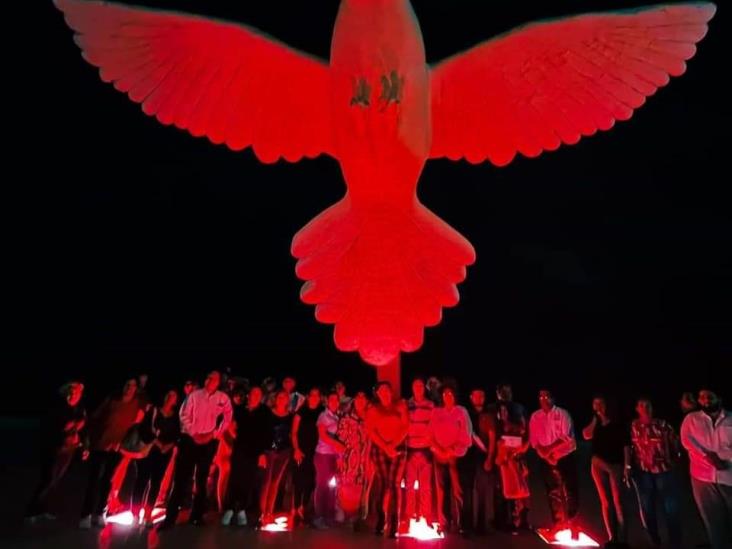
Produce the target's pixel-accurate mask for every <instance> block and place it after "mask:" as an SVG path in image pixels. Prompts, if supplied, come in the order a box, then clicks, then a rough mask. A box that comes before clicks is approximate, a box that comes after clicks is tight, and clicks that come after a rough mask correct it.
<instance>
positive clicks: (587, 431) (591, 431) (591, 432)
mask: <svg viewBox="0 0 732 549" xmlns="http://www.w3.org/2000/svg"><path fill="white" fill-rule="evenodd" d="M595 427H597V415H596V414H593V415H592V421H590V423H589V425H587V427H585V428H584V429H582V438H584V439H585V440H592V438H593V437H594V436H595Z"/></svg>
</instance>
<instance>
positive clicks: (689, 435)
mask: <svg viewBox="0 0 732 549" xmlns="http://www.w3.org/2000/svg"><path fill="white" fill-rule="evenodd" d="M692 422H693V416H691V415H687V416H686V417H685V418H684V421H683V422H682V423H681V445H682V446H683V447H684V448H686V451H687V452H689V455H690V456H692V457H695V458H697V459H701V460H703V461H706V462H708V461H709V460H708V458H707V449H706V448H704V446H702V444H701V443H700V442H699V441H697V440H696V437H695V436H694V426H693V425H692Z"/></svg>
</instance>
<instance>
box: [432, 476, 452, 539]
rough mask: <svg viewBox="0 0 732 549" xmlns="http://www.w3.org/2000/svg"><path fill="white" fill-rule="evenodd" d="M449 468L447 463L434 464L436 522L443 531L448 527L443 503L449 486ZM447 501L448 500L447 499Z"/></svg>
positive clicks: (446, 511)
mask: <svg viewBox="0 0 732 549" xmlns="http://www.w3.org/2000/svg"><path fill="white" fill-rule="evenodd" d="M449 476H450V473H449V466H448V465H447V463H440V462H435V495H436V501H437V504H436V507H437V520H438V521H439V523H440V526H441V527H442V528H443V529H446V528H447V526H448V516H449V514H450V513H449V510H448V509H447V505H446V503H445V490H446V489H447V488H448V484H449V482H450V481H449ZM448 501H449V498H448Z"/></svg>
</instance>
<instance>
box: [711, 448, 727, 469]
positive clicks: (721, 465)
mask: <svg viewBox="0 0 732 549" xmlns="http://www.w3.org/2000/svg"><path fill="white" fill-rule="evenodd" d="M706 455H707V459H708V460H709V463H711V464H712V465H713V466H714V468H715V469H716V470H717V471H723V470H724V469H726V468H727V463H726V462H725V461H724V460H723V459H722V458H720V457H719V455H718V454H717V452H711V451H709V452H706Z"/></svg>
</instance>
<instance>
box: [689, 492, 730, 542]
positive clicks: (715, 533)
mask: <svg viewBox="0 0 732 549" xmlns="http://www.w3.org/2000/svg"><path fill="white" fill-rule="evenodd" d="M691 487H692V490H693V492H694V500H695V501H696V505H697V507H698V508H699V514H700V515H701V518H702V522H703V523H704V527H705V528H706V531H707V536H708V537H709V543H710V545H711V547H712V549H729V547H730V534H731V533H730V522H731V521H732V487H729V486H723V485H721V484H713V483H711V482H702V481H699V480H696V479H695V478H692V479H691Z"/></svg>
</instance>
